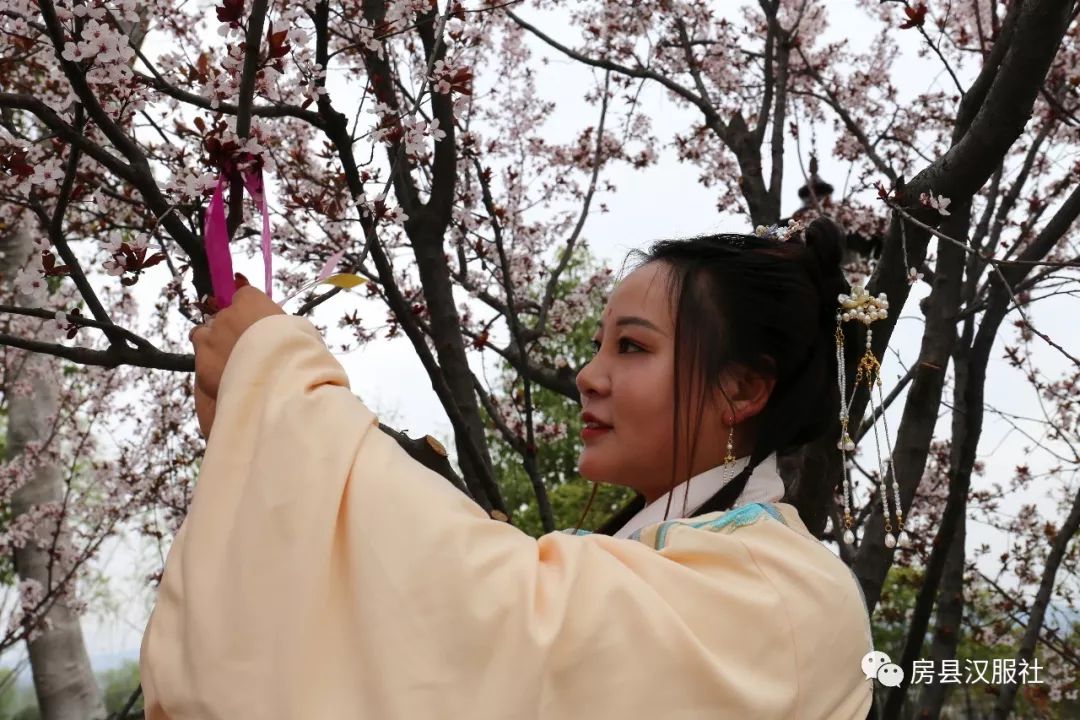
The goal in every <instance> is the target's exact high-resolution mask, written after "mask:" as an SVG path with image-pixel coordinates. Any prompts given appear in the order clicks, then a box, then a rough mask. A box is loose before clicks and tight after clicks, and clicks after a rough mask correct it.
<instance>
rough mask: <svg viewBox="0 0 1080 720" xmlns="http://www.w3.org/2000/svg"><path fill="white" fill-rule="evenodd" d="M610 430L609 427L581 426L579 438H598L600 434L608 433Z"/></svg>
mask: <svg viewBox="0 0 1080 720" xmlns="http://www.w3.org/2000/svg"><path fill="white" fill-rule="evenodd" d="M610 431H611V428H610V427H583V428H581V439H582V440H592V439H594V438H598V437H600V436H602V435H604V434H605V433H608V432H610Z"/></svg>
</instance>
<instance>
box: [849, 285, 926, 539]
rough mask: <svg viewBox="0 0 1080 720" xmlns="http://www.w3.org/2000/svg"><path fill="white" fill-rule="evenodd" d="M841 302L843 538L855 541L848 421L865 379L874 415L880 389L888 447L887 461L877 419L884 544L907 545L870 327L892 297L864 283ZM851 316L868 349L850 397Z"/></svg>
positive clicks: (851, 444) (885, 311)
mask: <svg viewBox="0 0 1080 720" xmlns="http://www.w3.org/2000/svg"><path fill="white" fill-rule="evenodd" d="M838 300H839V302H840V309H839V310H838V311H837V313H836V380H837V384H838V385H839V386H840V440H839V441H838V442H837V443H836V447H838V448H839V449H840V454H841V457H842V459H843V462H844V467H843V473H844V487H843V495H844V542H845V543H847V544H849V545H850V544H852V543H854V542H855V532H854V530H852V529H851V528H852V524H853V522H854V519H853V517H852V513H851V506H852V505H853V499H852V495H853V486H852V480H851V470H852V466H853V462H852V461H851V460H849V459H848V453H851V452H854V451H855V441H854V440H852V439H851V434H850V430H849V427H848V423H849V422H850V419H851V418H850V416H849V413H850V412H851V402H852V400H853V399H854V397H855V392H856V391H857V390H858V388H859V384H860V383H862V382H863V381H865V383H866V387H867V390H868V392H869V393H870V411H871V416H873V415H875V414H878V411H877V410H875V409H874V386H875V385H876V386H877V391H878V408H880V409H881V411H880V415H881V425H882V428H883V430H884V435H885V449H886V450H887V451H888V455H887V456H886V458H885V460H884V463H883V461H882V454H881V438H880V436H879V435H878V427H877V423H876V422H875V423H874V424H873V425H872V428H873V431H874V445H875V446H876V448H877V451H878V452H877V456H878V476H879V477H880V478H881V488H880V494H881V510H882V515H883V517H884V518H885V546H886V547H888V548H890V549H891V548H894V547H896V544H897V540H899V543H900V546H901V547H907V545H908V534H907V532H905V531H904V511H903V510H902V509H901V508H900V487H899V485H898V484H897V482H896V474H895V472H894V471H893V464H892V455H893V450H892V439H891V438H890V437H889V423H888V421H887V420H886V418H885V412H884V399H883V398H882V393H881V384H882V383H881V362H880V361H879V360H878V359H877V357H876V356H875V355H874V351H873V349H872V347H871V346H872V344H873V339H874V331H873V330H872V329H871V328H870V324H871V323H873V322H874V321H875V320H884V319H885V318H886V317H888V315H889V300H888V298H887V297H886V295H885V293H881V294H880V295H878V296H877V297H874V296H873V295H871V294H870V293H868V292H867V291H866V288H864V287H863V286H861V285H853V286H852V288H851V294H850V295H844V294H841V295H839V296H838ZM848 320H858V321H859V322H861V323H863V324H864V325H866V351H865V352H864V353H863V355H862V357H861V358H860V359H859V366H858V367H857V368H856V370H855V386H854V388H853V389H852V393H851V398H850V399H849V398H848V397H847V388H846V383H845V380H846V379H847V367H846V365H845V361H844V328H843V323H844V322H846V321H848ZM890 478H891V479H892V488H891V489H892V506H893V508H894V509H895V518H896V529H897V531H898V532H899V538H897V537H896V536H894V535H893V525H892V518H891V517H890V507H889V490H890V488H889V484H890V483H889V480H890Z"/></svg>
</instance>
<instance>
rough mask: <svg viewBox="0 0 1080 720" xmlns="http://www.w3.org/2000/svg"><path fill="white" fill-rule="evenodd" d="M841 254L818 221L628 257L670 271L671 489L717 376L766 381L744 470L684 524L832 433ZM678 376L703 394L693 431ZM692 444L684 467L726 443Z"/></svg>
mask: <svg viewBox="0 0 1080 720" xmlns="http://www.w3.org/2000/svg"><path fill="white" fill-rule="evenodd" d="M843 254H844V233H843V231H842V230H841V228H840V227H839V226H838V225H837V224H836V223H834V222H833V221H831V220H829V219H828V218H817V219H815V220H813V221H812V222H810V223H809V225H808V226H807V227H806V228H805V230H803V231H801V232H798V233H794V234H792V235H791V236H790V237H789V238H788V239H787V240H786V241H785V240H777V239H773V238H770V237H758V236H757V235H739V234H716V235H702V236H699V237H694V238H689V239H678V240H660V241H658V242H655V243H653V244H652V245H651V246H650V248H649V249H648V251H647V252H644V253H642V252H640V251H636V252H635V253H634V255H636V256H637V257H638V258H639V259H640V260H641V262H640V263H639V265H638V267H641V266H644V265H647V264H649V263H655V262H660V263H664V264H665V265H667V266H668V267H669V268H670V269H671V272H670V273H669V283H668V291H669V293H670V296H671V299H672V304H673V307H675V309H676V312H675V373H674V380H673V382H674V386H675V413H674V415H675V417H674V418H673V421H674V422H673V433H674V439H675V443H674V447H675V448H676V450H675V453H673V457H672V487H675V486H676V485H678V484H679V483H680V482H685V481H686V480H687V479H689V478H688V477H680V478H676V477H675V468H676V460H677V458H678V454H679V448H680V444H679V441H680V439H681V438H682V436H683V435H684V434H688V433H686V428H687V427H694V428H698V429H699V430H700V422H701V417H702V414H703V412H704V403H705V401H706V399H707V397H709V396H710V395H711V393H710V392H708V390H709V389H715V390H717V391H719V392H720V393H723V388H722V387H721V386H720V379H721V374H722V371H723V370H724V369H725V368H726V367H728V366H729V365H730V364H733V363H734V364H738V365H741V366H744V367H746V368H747V369H749V370H751V371H753V372H756V373H760V374H761V375H764V376H767V377H771V378H773V379H775V384H774V386H773V390H772V393H771V394H770V396H769V399H768V401H767V402H766V405H765V407H764V409H763V410H762V411H761V412H760V413H759V414H758V415H757V416H756V417H754V418H753V419H752V420H750V421H749V422H748V423H747V424H748V425H749V427H748V430H747V431H745V432H746V433H748V434H751V435H752V439H753V443H752V449H751V451H750V460H749V462H748V463H747V465H746V467H745V468H744V469H743V470H742V471H741V472H740V473H739V474H738V475H736V476H735V477H734V478H733V479H732V480H731V482H729V483H727V484H726V485H725V486H724V487H723V488H721V489H720V490H719V491H718V492H717V493H716V494H715V495H713V496H712V497H711V498H709V499H708V500H707V501H706V502H705V503H704V504H703V505H701V506H700V507H699V508H697V510H696V511H694V513H693V515H694V516H696V515H702V514H704V513H708V512H715V511H717V510H727V509H729V508H730V507H731V506H732V505H733V504H734V502H735V500H736V499H737V498H738V497H739V495H740V494H742V491H743V490H744V489H745V488H746V483H747V481H748V480H749V479H750V476H751V474H752V473H753V471H754V468H756V467H757V465H758V464H760V463H761V461H762V460H764V459H765V458H767V457H768V456H769V455H771V454H772V453H783V452H786V451H789V450H791V449H794V448H796V447H798V446H800V445H803V444H805V443H808V442H811V441H813V440H816V439H817V438H819V437H821V436H822V435H824V434H825V433H826V432H828V431H829V429H830V428H831V427H832V426H833V423H834V422H835V419H836V417H837V415H838V413H839V409H840V395H839V388H838V387H837V367H836V341H835V328H836V308H837V296H838V295H839V294H841V293H846V292H849V291H850V286H849V284H848V282H847V280H846V279H845V277H844V273H843V271H842V269H841V261H842V258H843ZM684 375H685V376H686V377H687V378H688V379H690V380H691V381H694V380H696V381H697V387H698V388H700V389H704V390H706V392H699V393H696V401H697V402H696V408H693V410H694V412H695V413H696V416H697V418H696V420H695V422H693V423H690V422H685V423H684V422H683V419H684V415H685V416H686V417H687V418H689V412H688V411H689V410H691V409H692V408H689V407H687V408H683V403H684V402H685V401H687V400H688V399H689V389H690V387H691V386H692V382H684V381H683V376H684ZM699 434H700V432H699V431H696V432H695V433H694V435H695V437H693V438H689V437H687V438H685V439H686V440H689V441H690V443H689V447H688V448H687V452H688V453H689V455H688V456H687V457H688V458H689V457H692V456H693V452H694V449H695V447H696V445H697V443H698V442H699V441H703V442H716V443H724V442H726V438H699V437H697V436H698V435H699ZM685 445H686V443H685V442H684V446H685ZM685 471H686V472H687V473H688V472H689V464H688V463H687V467H686V468H685ZM669 498H670V495H669ZM642 500H643V498H641V497H640V496H639V497H638V498H637V499H636V501H635V503H634V504H633V505H632V506H631V507H628V508H624V510H623V512H621V513H619V515H618V516H617V517H616V518H612V519H611V520H610V521H609V522H608V523H605V525H604V527H603V528H601V529H600V530H598V532H601V533H607V534H610V533H611V532H613V531H614V530H617V529H618V528H617V527H613V525H614V524H615V522H616V521H621V522H623V523H625V522H626V520H628V519H629V517H631V516H632V512H633V511H634V510H633V508H637V509H640V507H642V506H643V505H644V503H643V502H642ZM586 512H588V510H587V509H586Z"/></svg>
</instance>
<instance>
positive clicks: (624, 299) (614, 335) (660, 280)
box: [577, 262, 730, 501]
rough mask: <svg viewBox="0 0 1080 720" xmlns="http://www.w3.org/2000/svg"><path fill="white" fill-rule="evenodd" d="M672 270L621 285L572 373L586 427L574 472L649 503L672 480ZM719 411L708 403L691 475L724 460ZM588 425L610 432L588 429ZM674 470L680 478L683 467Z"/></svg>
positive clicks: (652, 271)
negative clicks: (589, 355) (590, 349)
mask: <svg viewBox="0 0 1080 720" xmlns="http://www.w3.org/2000/svg"><path fill="white" fill-rule="evenodd" d="M669 273H670V269H669V266H668V265H667V264H665V263H661V262H653V263H649V264H646V265H643V266H642V267H640V268H638V269H637V270H635V271H634V272H633V273H631V274H630V275H628V276H627V277H626V278H625V279H624V280H623V281H622V282H621V283H619V285H618V287H616V288H615V291H614V292H613V293H612V294H611V297H610V298H609V299H608V303H607V306H606V307H605V308H604V312H603V315H602V316H601V320H600V327H599V329H598V330H597V332H596V334H595V335H594V337H593V341H594V345H596V347H597V348H598V349H597V352H596V355H595V356H594V357H593V359H592V360H591V361H590V362H589V363H588V364H587V365H586V366H585V367H584V368H582V369H581V372H580V373H578V376H577V387H578V391H579V392H580V393H581V404H582V417H583V419H584V420H585V423H586V427H585V429H584V430H583V431H582V439H583V441H584V447H583V449H582V451H581V456H580V457H579V459H578V472H580V473H581V475H582V476H583V477H585V478H587V479H589V480H593V481H595V482H605V483H614V484H618V485H626V486H629V487H632V488H634V489H636V490H637V491H639V492H641V493H642V494H643V495H645V498H646V499H647V500H649V501H652V500H654V499H655V498H657V497H659V496H661V495H663V494H664V493H665V492H667V491H668V489H669V488H670V487H671V480H672V473H671V470H672V468H671V459H672V453H673V438H672V423H673V418H674V407H675V403H674V389H673V387H672V382H673V376H674V368H675V343H674V337H675V318H674V305H673V303H672V301H671V298H670V297H669V293H668V274H669ZM726 387H727V386H726V385H725V389H726ZM721 407H726V405H723V406H722V405H720V404H719V403H717V402H715V401H714V402H706V404H705V412H704V416H703V417H702V426H701V432H702V435H701V437H702V438H703V439H704V438H711V439H712V440H711V441H706V442H699V443H698V446H699V447H698V448H697V452H696V453H695V457H694V460H693V463H692V467H691V473H690V474H691V475H693V474H696V473H698V472H701V471H704V470H706V469H708V468H710V467H714V466H716V465H719V464H720V463H721V462H723V457H724V455H725V454H726V450H727V448H726V439H727V427H726V426H725V425H724V424H723V422H722V419H721V413H720V408H721ZM684 412H685V410H684ZM729 414H730V413H729ZM593 420H595V421H596V422H598V423H601V424H603V425H605V426H607V427H606V428H603V429H590V428H589V425H590V424H591V422H590V421H593ZM717 438H721V439H720V440H717ZM678 472H679V473H680V475H681V476H682V477H685V475H682V473H683V472H685V466H684V467H682V468H679V469H678Z"/></svg>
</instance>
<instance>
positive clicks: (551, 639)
mask: <svg viewBox="0 0 1080 720" xmlns="http://www.w3.org/2000/svg"><path fill="white" fill-rule="evenodd" d="M387 381H388V382H392V378H388V379H387ZM710 542H713V543H714V544H713V545H710V546H709V550H708V552H696V551H694V552H685V551H684V552H682V553H680V551H678V550H670V551H668V550H665V551H662V552H657V551H655V550H653V549H652V548H649V547H647V546H645V545H643V544H641V543H638V542H635V541H632V540H619V539H614V538H609V537H604V536H585V537H578V536H571V535H568V534H564V533H551V534H549V535H546V536H544V537H543V538H541V539H540V540H535V539H533V538H531V537H529V536H527V535H525V534H524V533H522V532H520V531H519V530H517V529H516V528H514V527H512V526H510V525H508V524H506V523H502V522H498V521H495V520H492V519H490V518H489V517H488V516H487V515H486V513H485V512H484V511H483V510H482V508H480V507H479V506H478V505H477V504H476V503H474V502H473V501H472V500H470V499H468V498H467V497H465V496H464V495H463V494H461V493H460V492H459V491H458V490H457V489H455V488H454V487H453V486H452V485H451V484H450V483H448V482H447V481H446V480H445V479H443V478H441V477H439V476H438V475H436V474H435V473H433V472H431V471H430V470H428V469H426V468H425V467H423V466H422V465H421V464H419V463H417V462H415V461H413V460H412V459H411V458H410V457H409V456H408V455H407V454H406V453H405V452H404V451H403V450H402V449H401V448H400V447H399V446H398V445H397V443H396V442H394V440H393V439H392V438H390V437H388V436H387V435H385V434H384V433H382V432H381V431H379V429H378V428H377V419H376V417H375V415H374V414H373V413H372V411H371V410H370V409H368V408H367V407H366V406H365V405H364V404H363V402H361V400H360V399H359V398H357V397H356V396H355V395H354V394H353V393H352V392H351V391H350V389H349V383H348V379H347V377H346V375H345V372H344V370H343V369H342V367H341V366H340V364H339V363H338V362H337V361H336V359H335V358H334V357H333V356H332V355H331V354H330V353H329V352H328V351H327V349H326V347H325V345H324V344H323V342H322V339H321V337H320V336H319V334H318V332H317V330H316V329H315V328H314V327H313V326H312V325H311V324H310V323H309V322H308V321H307V320H305V319H303V318H299V317H295V316H289V315H280V316H273V317H269V318H264V319H262V320H260V321H259V322H257V323H256V324H255V325H253V326H252V327H251V328H249V329H248V330H247V331H246V332H245V333H244V334H243V336H242V337H241V338H240V340H239V341H238V343H237V345H236V347H235V349H234V351H233V354H232V357H231V358H230V360H229V362H228V365H227V367H226V369H225V373H224V375H223V377H222V383H221V389H220V393H219V396H218V404H217V416H216V419H215V422H214V427H213V431H212V433H211V436H210V438H209V441H208V445H207V448H206V454H205V458H204V461H203V464H202V467H201V471H200V475H199V479H198V483H197V485H196V489H195V492H194V495H193V499H192V502H191V506H190V508H189V512H188V515H187V517H186V519H185V521H184V523H183V525H182V527H181V529H180V531H179V533H178V534H177V536H176V538H175V540H174V543H173V545H172V547H171V549H170V551H169V554H168V558H167V561H166V565H165V571H164V574H163V577H162V581H161V585H160V588H159V592H158V597H157V602H156V605H155V608H154V610H153V613H152V615H151V618H150V621H149V623H148V626H147V629H146V632H145V634H144V638H143V644H142V649H141V658H140V670H141V679H142V683H143V691H144V693H145V703H146V709H147V718H148V719H149V720H165V719H166V718H168V719H170V720H181V719H188V718H200V719H202V720H205V719H207V718H229V719H234V718H260V719H263V718H268V719H272V718H320V720H326V719H328V718H339V717H340V718H379V719H382V718H419V717H428V718H432V717H434V718H443V717H445V718H459V717H470V718H500V719H506V718H572V717H582V718H585V717H588V718H616V717H630V716H634V717H643V716H647V715H648V714H649V713H651V712H653V711H656V712H665V711H668V710H673V709H678V710H679V712H677V713H676V714H675V716H677V717H706V716H708V717H722V716H745V717H788V716H791V715H789V714H788V713H789V711H790V710H791V707H792V705H791V704H792V702H793V698H794V697H795V695H796V689H795V688H794V687H793V686H792V678H793V671H792V667H793V660H792V659H791V658H790V655H791V647H792V642H791V631H790V628H789V627H788V626H787V625H786V624H785V623H783V622H760V620H761V618H763V617H765V618H767V617H770V616H771V617H774V618H782V616H783V603H782V599H781V598H780V597H779V596H778V595H777V593H776V591H775V589H774V588H773V587H772V586H771V585H770V583H768V581H767V580H765V579H764V578H763V577H762V575H761V573H760V572H758V571H757V570H756V569H755V566H754V562H753V561H752V559H751V558H750V557H749V556H748V554H747V551H746V549H745V548H744V547H743V546H742V544H741V543H739V542H738V541H737V540H732V539H731V538H725V537H723V536H717V538H716V540H715V541H712V540H710ZM658 674H659V675H660V679H658V677H657V676H658Z"/></svg>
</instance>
